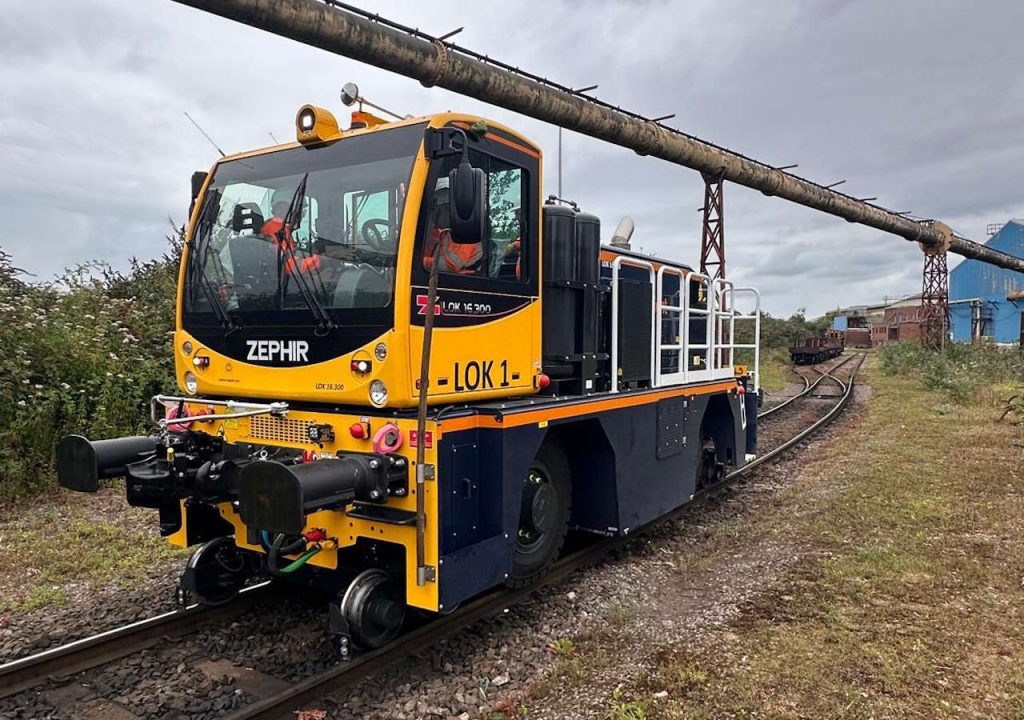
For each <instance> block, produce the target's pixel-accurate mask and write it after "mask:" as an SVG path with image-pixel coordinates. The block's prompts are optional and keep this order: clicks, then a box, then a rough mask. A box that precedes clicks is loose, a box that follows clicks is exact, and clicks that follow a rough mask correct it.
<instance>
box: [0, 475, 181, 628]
mask: <svg viewBox="0 0 1024 720" xmlns="http://www.w3.org/2000/svg"><path fill="white" fill-rule="evenodd" d="M97 498H101V502H103V503H106V504H109V503H116V504H115V505H114V506H113V508H112V509H113V512H108V514H107V515H106V516H101V515H100V514H98V513H96V512H94V510H95V509H94V508H90V507H89V502H92V501H94V500H95V499H97ZM184 552H185V551H183V550H181V549H178V548H174V547H171V546H170V545H168V544H167V542H166V541H165V540H164V539H163V538H161V537H160V536H159V533H158V532H157V527H156V513H155V511H145V510H138V509H135V508H129V507H127V505H125V504H124V501H123V500H120V499H119V498H115V497H113V496H110V495H107V496H103V495H100V496H91V495H90V496H83V497H81V498H80V497H78V496H75V495H73V494H71V493H60V494H59V495H57V496H55V497H53V498H47V499H46V500H45V501H43V502H39V501H37V502H36V503H34V504H33V505H31V506H30V505H27V504H25V505H24V506H21V507H19V508H14V507H12V508H9V509H8V510H7V511H6V513H5V517H4V519H3V520H2V521H0V597H2V598H3V602H2V604H0V610H8V611H15V612H21V611H28V610H34V609H38V608H41V607H45V606H59V605H61V604H63V603H64V602H66V601H67V599H68V597H69V596H70V594H71V593H72V592H74V591H75V590H76V589H77V590H90V589H96V588H99V587H101V586H104V585H107V584H108V583H113V584H114V585H115V586H117V587H120V588H125V589H130V588H131V587H133V586H134V585H136V584H137V583H138V582H140V581H141V580H143V579H144V578H146V577H147V576H148V575H149V574H151V573H153V572H155V571H159V569H160V568H162V567H165V566H166V563H167V562H169V560H170V559H171V558H173V557H175V556H178V555H181V554H183V553H184Z"/></svg>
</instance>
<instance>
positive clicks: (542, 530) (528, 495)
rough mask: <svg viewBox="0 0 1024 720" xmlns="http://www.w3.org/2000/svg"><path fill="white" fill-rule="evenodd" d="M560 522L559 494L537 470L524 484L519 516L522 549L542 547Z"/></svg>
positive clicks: (527, 476)
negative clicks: (558, 521)
mask: <svg viewBox="0 0 1024 720" xmlns="http://www.w3.org/2000/svg"><path fill="white" fill-rule="evenodd" d="M557 520H558V492H557V491H556V490H555V488H554V486H553V485H552V484H551V481H550V480H548V478H547V477H546V476H545V475H544V473H542V472H540V471H539V470H537V469H536V468H533V469H531V470H530V472H529V473H527V475H526V481H525V482H524V483H523V503H522V511H521V512H520V516H519V536H518V538H517V543H518V545H519V547H520V548H522V549H524V550H530V549H533V548H536V547H537V546H539V545H541V544H542V543H543V542H544V540H545V539H546V538H547V537H548V535H550V533H551V530H552V528H553V527H554V526H555V523H556V522H557Z"/></svg>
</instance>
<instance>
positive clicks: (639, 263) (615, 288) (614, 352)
mask: <svg viewBox="0 0 1024 720" xmlns="http://www.w3.org/2000/svg"><path fill="white" fill-rule="evenodd" d="M623 265H626V266H629V267H637V268H643V269H645V270H647V277H648V282H650V283H651V284H652V287H651V344H652V348H651V349H652V352H651V374H650V378H651V382H652V383H653V382H654V378H655V377H656V372H655V369H656V367H657V359H656V358H655V353H654V352H653V349H654V348H653V346H654V345H655V344H656V342H657V341H656V340H655V339H654V338H655V337H656V329H655V322H656V321H657V319H658V315H659V313H658V311H657V308H658V296H657V288H656V287H653V285H654V279H655V278H654V265H652V264H651V263H649V262H647V261H646V260H638V259H637V258H631V257H626V256H624V255H619V256H618V257H616V258H615V260H613V261H612V347H611V369H612V392H618V391H619V304H620V301H621V298H620V297H619V276H620V271H621V269H622V266H623Z"/></svg>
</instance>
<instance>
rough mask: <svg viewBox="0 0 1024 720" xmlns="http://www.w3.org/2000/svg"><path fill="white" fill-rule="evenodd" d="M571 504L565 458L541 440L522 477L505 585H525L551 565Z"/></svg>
mask: <svg viewBox="0 0 1024 720" xmlns="http://www.w3.org/2000/svg"><path fill="white" fill-rule="evenodd" d="M571 503H572V486H571V478H570V472H569V461H568V460H567V459H566V457H565V453H564V452H563V451H562V448H561V447H560V446H559V445H558V444H556V443H553V442H550V441H549V442H545V443H544V445H543V446H542V447H541V449H540V451H539V452H538V453H537V457H535V458H534V459H533V462H532V463H531V464H530V469H529V470H528V471H527V473H526V478H525V479H524V480H523V498H522V502H521V504H520V509H519V529H518V532H517V534H516V543H515V549H514V551H513V556H512V568H511V571H510V572H509V575H508V579H507V580H506V584H508V585H509V586H511V587H522V586H524V585H528V584H529V583H531V582H532V581H534V580H536V579H537V578H538V577H540V576H541V575H543V574H544V573H545V572H546V571H547V570H548V568H550V567H551V565H552V563H554V561H555V558H557V557H558V553H559V551H560V550H561V549H562V545H563V544H564V543H565V535H566V533H567V532H568V531H569V509H570V505H571Z"/></svg>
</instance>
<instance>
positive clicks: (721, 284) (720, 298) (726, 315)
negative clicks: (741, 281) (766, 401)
mask: <svg viewBox="0 0 1024 720" xmlns="http://www.w3.org/2000/svg"><path fill="white" fill-rule="evenodd" d="M712 289H713V291H714V292H713V294H714V296H715V303H714V304H715V311H714V318H715V335H716V336H717V338H718V343H717V346H716V348H715V354H716V358H715V363H714V364H715V366H716V367H718V368H720V369H722V370H723V371H724V370H726V369H728V370H729V372H730V373H733V372H735V370H734V368H735V366H736V351H737V350H752V351H753V364H752V366H751V367H749V368H748V370H749V372H750V377H751V380H752V381H753V385H754V387H753V390H754V391H755V392H756V391H757V390H758V389H759V388H760V387H761V293H759V292H758V291H757V290H756V289H755V288H752V287H736V286H735V285H733V283H731V282H729V281H728V280H715V281H714V284H713V287H712ZM747 297H749V298H750V299H752V300H753V309H752V310H751V311H750V312H749V314H747V313H743V312H741V311H740V310H739V307H740V303H741V302H742V301H743V299H744V298H747ZM738 322H739V323H752V324H753V326H754V327H753V331H754V332H753V342H749V343H739V342H736V331H737V328H736V324H737V323H738Z"/></svg>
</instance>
